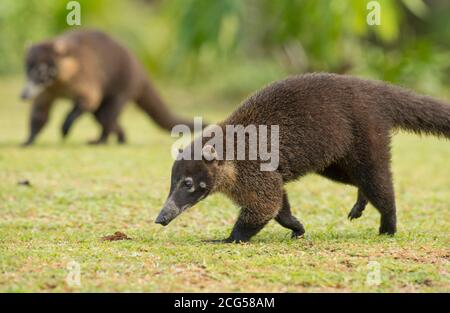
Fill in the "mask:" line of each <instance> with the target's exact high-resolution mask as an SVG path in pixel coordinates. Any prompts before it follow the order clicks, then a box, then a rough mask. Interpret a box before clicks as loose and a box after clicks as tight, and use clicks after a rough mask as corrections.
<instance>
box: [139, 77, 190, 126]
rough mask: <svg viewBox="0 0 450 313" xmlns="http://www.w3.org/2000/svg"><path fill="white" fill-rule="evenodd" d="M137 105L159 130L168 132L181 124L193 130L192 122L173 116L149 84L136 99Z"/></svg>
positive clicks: (148, 83) (147, 83) (146, 84)
mask: <svg viewBox="0 0 450 313" xmlns="http://www.w3.org/2000/svg"><path fill="white" fill-rule="evenodd" d="M136 103H137V105H138V106H139V107H140V108H141V109H142V110H143V111H144V112H145V113H147V114H148V115H149V116H150V117H151V118H152V119H153V120H154V121H155V122H156V123H157V124H158V125H159V126H160V127H161V128H163V129H166V130H168V131H171V130H172V127H174V126H175V125H179V124H183V125H186V126H188V127H189V128H190V129H191V131H193V130H194V121H193V120H192V121H189V120H187V119H182V118H180V117H178V116H176V115H174V114H173V113H172V112H171V111H170V110H169V108H168V107H167V105H166V104H165V103H164V101H163V100H162V99H161V98H160V96H159V95H158V93H157V92H156V90H155V88H154V87H153V86H152V85H151V83H150V82H146V83H145V85H144V87H143V88H142V92H141V95H140V96H139V97H138V98H137V99H136Z"/></svg>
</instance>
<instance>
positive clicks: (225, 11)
mask: <svg viewBox="0 0 450 313" xmlns="http://www.w3.org/2000/svg"><path fill="white" fill-rule="evenodd" d="M67 2H68V1H61V0H59V1H54V0H31V1H26V0H2V2H1V3H0V74H11V73H18V72H19V71H20V70H21V67H22V60H23V55H24V51H25V46H26V44H27V42H29V41H32V42H36V41H39V40H42V39H43V38H47V37H50V36H54V35H56V34H58V33H60V32H61V31H63V30H65V29H67V28H69V26H68V25H67V24H66V15H67V13H68V11H67V9H66V4H67ZM79 2H80V4H81V15H82V16H81V22H82V27H90V28H100V29H102V30H105V31H108V32H109V33H112V34H113V35H114V36H115V37H116V38H118V39H119V40H121V41H122V42H124V43H125V44H126V45H127V46H128V47H129V48H130V49H131V50H132V51H134V52H135V53H136V54H137V55H138V57H139V59H140V60H141V62H143V63H144V64H145V66H147V67H148V69H149V71H150V72H151V73H152V75H154V76H158V77H162V78H165V79H174V80H181V81H183V82H202V81H205V80H206V79H207V80H209V81H210V82H216V83H217V84H218V85H220V86H221V88H222V89H223V90H224V91H225V92H226V93H229V94H231V95H234V94H235V95H239V96H240V95H241V94H242V93H247V92H248V91H249V90H253V89H255V88H258V87H260V86H261V85H262V84H265V83H267V82H268V81H270V80H273V79H277V78H281V77H284V76H286V75H288V74H297V73H303V72H310V71H330V72H339V73H350V74H355V75H361V76H365V77H371V78H378V79H383V80H387V81H392V82H395V83H401V84H404V85H407V86H409V87H412V88H417V89H419V90H420V91H423V92H428V93H432V94H440V93H446V92H447V91H448V89H446V86H447V85H448V84H449V83H450V23H449V21H448V16H449V13H450V1H445V0H428V1H423V0H398V1H393V0H378V1H377V2H378V3H379V4H380V7H381V25H379V26H376V25H375V26H370V25H368V23H367V22H366V18H367V14H368V13H369V10H368V9H367V3H368V2H370V1H364V0H281V1H272V0H221V1H211V0H172V1H163V0H130V1H125V0H95V1H92V0H80V1H79Z"/></svg>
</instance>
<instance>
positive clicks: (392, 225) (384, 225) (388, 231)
mask: <svg viewBox="0 0 450 313" xmlns="http://www.w3.org/2000/svg"><path fill="white" fill-rule="evenodd" d="M379 232H380V235H390V236H393V235H394V234H395V233H396V232H397V222H396V217H395V213H393V214H386V215H382V216H381V222H380V229H379Z"/></svg>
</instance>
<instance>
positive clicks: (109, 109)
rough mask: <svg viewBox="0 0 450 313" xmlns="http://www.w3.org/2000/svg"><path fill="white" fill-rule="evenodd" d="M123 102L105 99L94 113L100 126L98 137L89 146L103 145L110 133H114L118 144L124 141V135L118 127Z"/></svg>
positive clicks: (115, 99) (116, 99)
mask: <svg viewBox="0 0 450 313" xmlns="http://www.w3.org/2000/svg"><path fill="white" fill-rule="evenodd" d="M124 104H125V101H123V100H122V99H119V98H111V99H105V100H104V101H103V102H102V104H101V105H100V107H99V108H98V109H97V111H96V112H95V113H94V116H95V118H96V120H97V121H98V122H99V123H100V125H101V126H102V131H101V134H100V137H99V138H98V139H96V140H93V141H90V142H89V144H105V143H106V142H107V140H108V137H109V135H110V134H111V132H116V133H117V135H118V140H119V142H124V141H125V133H124V131H123V130H122V128H121V127H120V126H119V125H118V121H117V120H118V117H119V114H120V112H121V111H122V108H123V105H124Z"/></svg>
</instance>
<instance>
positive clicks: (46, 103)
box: [22, 92, 54, 146]
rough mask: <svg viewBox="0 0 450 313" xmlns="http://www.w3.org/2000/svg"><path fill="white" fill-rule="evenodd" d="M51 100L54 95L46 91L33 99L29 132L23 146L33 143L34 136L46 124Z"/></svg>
mask: <svg viewBox="0 0 450 313" xmlns="http://www.w3.org/2000/svg"><path fill="white" fill-rule="evenodd" d="M53 100H54V97H52V96H51V95H50V94H48V93H46V92H43V93H41V94H40V95H39V96H37V98H36V99H35V100H34V102H33V104H32V108H31V116H30V133H29V135H28V139H27V140H26V141H25V142H24V143H23V144H22V145H23V146H29V145H31V144H33V142H34V140H35V139H36V136H37V135H38V134H39V133H40V131H41V130H42V128H43V127H44V126H45V124H47V121H48V116H49V113H50V108H51V106H52V104H53Z"/></svg>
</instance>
